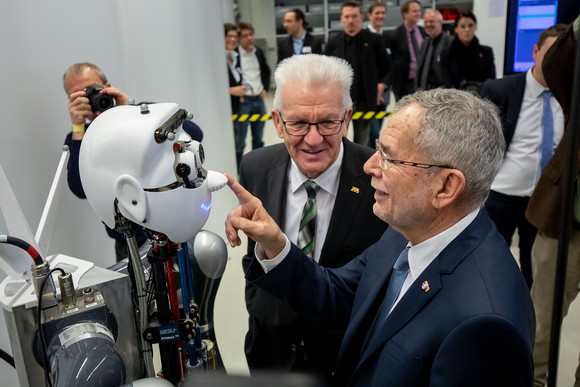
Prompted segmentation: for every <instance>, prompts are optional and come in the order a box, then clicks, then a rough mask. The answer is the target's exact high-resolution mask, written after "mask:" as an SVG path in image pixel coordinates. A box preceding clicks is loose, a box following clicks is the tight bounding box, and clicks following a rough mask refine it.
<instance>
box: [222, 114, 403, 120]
mask: <svg viewBox="0 0 580 387" xmlns="http://www.w3.org/2000/svg"><path fill="white" fill-rule="evenodd" d="M392 114H393V113H392V112H385V111H381V112H356V113H354V114H353V115H352V119H353V120H370V119H371V118H373V117H374V118H376V119H378V120H380V119H381V118H384V117H388V116H391V115H392ZM270 119H272V115H271V114H263V115H261V114H252V115H249V114H242V115H239V114H232V121H234V122H235V121H238V122H245V121H249V122H255V121H268V120H270Z"/></svg>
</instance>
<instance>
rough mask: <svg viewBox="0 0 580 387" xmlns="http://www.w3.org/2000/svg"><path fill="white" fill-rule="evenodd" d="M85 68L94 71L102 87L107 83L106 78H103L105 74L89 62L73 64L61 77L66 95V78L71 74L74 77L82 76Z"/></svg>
mask: <svg viewBox="0 0 580 387" xmlns="http://www.w3.org/2000/svg"><path fill="white" fill-rule="evenodd" d="M85 68H89V69H91V70H92V71H94V72H95V74H97V75H98V76H99V79H100V80H101V82H102V83H103V85H104V84H106V83H107V82H108V81H107V77H106V76H105V73H103V70H101V69H100V67H99V66H97V65H95V64H92V63H89V62H79V63H75V64H73V65H71V66H70V67H69V68H68V69H66V71H65V72H64V74H63V75H62V83H63V85H64V90H65V91H66V92H67V93H68V91H67V90H66V81H67V79H68V77H70V76H71V75H73V74H74V75H80V74H82V73H83V71H85Z"/></svg>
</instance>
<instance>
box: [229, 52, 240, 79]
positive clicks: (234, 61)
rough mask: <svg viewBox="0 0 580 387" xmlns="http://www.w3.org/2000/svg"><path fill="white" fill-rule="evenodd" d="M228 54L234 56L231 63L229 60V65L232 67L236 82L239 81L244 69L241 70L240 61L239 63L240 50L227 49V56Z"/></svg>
mask: <svg viewBox="0 0 580 387" xmlns="http://www.w3.org/2000/svg"><path fill="white" fill-rule="evenodd" d="M227 56H230V57H231V58H232V62H231V63H230V61H229V60H228V67H229V68H230V71H231V72H232V75H233V76H234V78H235V79H236V82H239V81H240V79H241V78H242V71H241V70H240V67H239V65H238V63H239V62H238V56H239V55H238V52H237V51H236V50H227V53H226V57H227Z"/></svg>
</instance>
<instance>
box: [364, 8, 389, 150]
mask: <svg viewBox="0 0 580 387" xmlns="http://www.w3.org/2000/svg"><path fill="white" fill-rule="evenodd" d="M367 17H368V18H369V25H368V29H369V31H370V32H373V33H375V34H380V36H381V38H382V40H383V44H384V45H385V47H386V39H385V36H384V33H383V32H382V28H383V24H384V23H385V18H386V17H387V4H386V3H385V2H384V1H373V2H372V3H371V4H370V5H369V9H368V11H367ZM387 55H388V52H387ZM390 97H391V89H390V88H389V85H386V87H385V90H384V91H383V95H382V96H381V100H380V101H379V104H378V106H377V109H376V111H377V112H382V111H385V109H386V108H387V105H388V104H389V102H390ZM370 121H371V122H370V131H369V142H368V146H370V147H371V148H373V147H374V146H375V142H376V140H377V139H378V138H379V134H380V133H381V128H382V126H383V119H382V118H380V119H377V118H374V117H373V118H371V120H370Z"/></svg>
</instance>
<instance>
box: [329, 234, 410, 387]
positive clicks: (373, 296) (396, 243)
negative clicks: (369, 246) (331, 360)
mask: <svg viewBox="0 0 580 387" xmlns="http://www.w3.org/2000/svg"><path fill="white" fill-rule="evenodd" d="M386 234H389V235H390V238H385V236H386ZM386 234H385V236H383V238H381V241H379V242H378V243H377V245H378V247H377V250H378V251H381V252H383V254H381V256H380V257H376V258H374V261H375V262H373V263H369V264H372V265H373V266H372V270H371V271H370V273H369V274H368V275H369V278H367V277H365V280H366V281H369V282H370V281H372V283H373V285H371V288H370V290H369V291H368V293H367V294H366V295H364V299H363V301H362V303H361V304H360V305H359V304H358V303H357V302H356V300H355V305H353V310H352V315H351V318H350V321H349V323H348V328H347V330H346V332H345V335H344V339H343V342H342V345H341V346H340V352H339V355H338V364H337V367H336V370H337V371H336V375H335V380H339V379H341V378H343V377H344V378H346V379H345V380H348V378H350V375H352V371H353V370H354V369H355V366H356V365H357V364H359V360H360V356H361V350H362V346H363V344H364V340H365V338H366V335H367V332H368V331H369V330H370V328H371V326H372V325H371V324H372V323H373V320H374V318H375V316H376V314H377V311H378V308H379V305H380V304H381V302H382V300H383V296H384V295H385V292H386V290H387V286H388V280H389V277H390V276H391V272H392V271H393V265H394V264H395V261H396V259H397V257H398V256H399V254H400V252H401V250H402V249H403V248H404V247H405V245H406V244H407V240H406V239H405V238H404V237H403V236H402V235H401V234H399V233H397V232H396V231H395V230H393V229H387V231H386ZM370 277H372V278H370Z"/></svg>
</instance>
